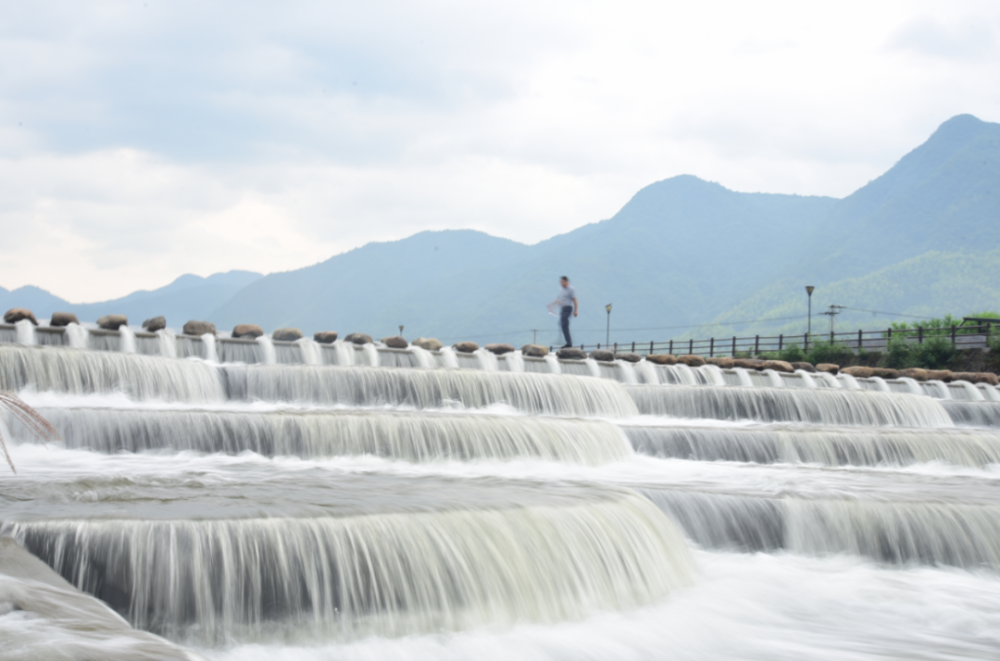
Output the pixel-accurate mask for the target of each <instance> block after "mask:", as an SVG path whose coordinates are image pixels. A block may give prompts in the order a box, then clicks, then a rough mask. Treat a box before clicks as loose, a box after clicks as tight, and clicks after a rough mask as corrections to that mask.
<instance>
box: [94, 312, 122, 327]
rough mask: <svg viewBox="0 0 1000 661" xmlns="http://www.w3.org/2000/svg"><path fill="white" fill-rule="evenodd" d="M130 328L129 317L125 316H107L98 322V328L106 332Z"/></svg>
mask: <svg viewBox="0 0 1000 661" xmlns="http://www.w3.org/2000/svg"><path fill="white" fill-rule="evenodd" d="M122 326H128V317H126V316H125V315H123V314H106V315H104V316H103V317H101V318H100V319H98V320H97V327H98V328H102V329H104V330H118V329H119V328H121V327H122Z"/></svg>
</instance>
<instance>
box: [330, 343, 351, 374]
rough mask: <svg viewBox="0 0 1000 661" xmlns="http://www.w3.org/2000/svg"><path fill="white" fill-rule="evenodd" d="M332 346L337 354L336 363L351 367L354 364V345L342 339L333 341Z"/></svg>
mask: <svg viewBox="0 0 1000 661" xmlns="http://www.w3.org/2000/svg"><path fill="white" fill-rule="evenodd" d="M333 348H334V350H335V352H336V355H337V365H339V366H341V367H351V366H352V365H354V346H353V345H348V344H347V343H345V342H344V341H343V340H337V341H335V342H334V343H333Z"/></svg>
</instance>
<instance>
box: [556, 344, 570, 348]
mask: <svg viewBox="0 0 1000 661" xmlns="http://www.w3.org/2000/svg"><path fill="white" fill-rule="evenodd" d="M559 348H560V349H572V348H573V345H572V344H564V345H562V346H561V347H559Z"/></svg>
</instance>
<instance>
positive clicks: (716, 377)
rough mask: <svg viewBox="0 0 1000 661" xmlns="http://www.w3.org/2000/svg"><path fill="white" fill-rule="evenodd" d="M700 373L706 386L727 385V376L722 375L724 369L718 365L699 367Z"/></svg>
mask: <svg viewBox="0 0 1000 661" xmlns="http://www.w3.org/2000/svg"><path fill="white" fill-rule="evenodd" d="M698 373H699V374H700V375H701V376H702V382H703V383H704V384H705V385H706V386H724V385H726V378H725V377H724V376H722V370H721V369H720V368H719V366H718V365H702V366H701V367H699V368H698Z"/></svg>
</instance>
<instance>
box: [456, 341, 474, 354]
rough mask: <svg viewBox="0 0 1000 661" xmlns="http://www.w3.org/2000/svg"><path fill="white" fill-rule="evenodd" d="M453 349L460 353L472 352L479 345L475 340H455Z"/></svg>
mask: <svg viewBox="0 0 1000 661" xmlns="http://www.w3.org/2000/svg"><path fill="white" fill-rule="evenodd" d="M454 349H455V351H458V352H460V353H472V352H474V351H476V350H477V349H479V345H478V344H476V343H475V342H456V343H455V344H454Z"/></svg>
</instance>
